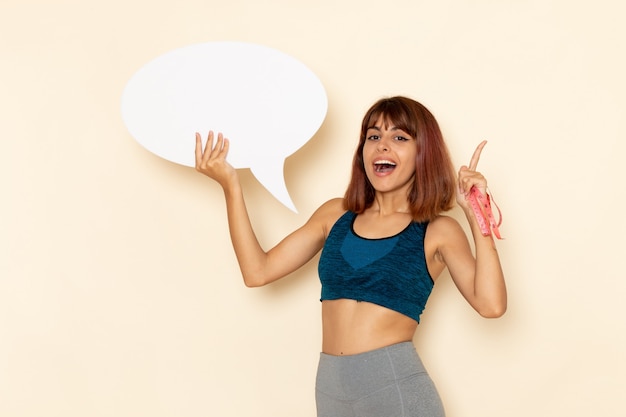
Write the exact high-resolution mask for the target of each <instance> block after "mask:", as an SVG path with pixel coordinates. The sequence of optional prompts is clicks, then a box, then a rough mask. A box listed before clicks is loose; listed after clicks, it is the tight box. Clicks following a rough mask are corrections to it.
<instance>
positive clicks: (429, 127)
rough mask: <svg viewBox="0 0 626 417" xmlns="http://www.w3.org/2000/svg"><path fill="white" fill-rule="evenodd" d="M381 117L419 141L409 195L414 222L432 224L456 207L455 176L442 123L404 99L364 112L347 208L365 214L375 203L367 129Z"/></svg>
mask: <svg viewBox="0 0 626 417" xmlns="http://www.w3.org/2000/svg"><path fill="white" fill-rule="evenodd" d="M381 116H382V117H383V118H384V119H386V120H387V121H388V122H390V123H391V124H393V125H394V126H395V127H397V128H398V129H401V130H403V131H405V132H406V133H408V134H409V135H411V136H412V137H413V138H414V139H415V141H416V146H417V157H416V160H415V178H414V180H413V185H412V187H411V188H410V190H409V193H408V195H407V200H408V202H409V205H410V208H411V214H412V216H413V219H414V220H415V221H429V220H433V219H434V218H435V217H436V216H437V215H439V214H440V213H441V212H444V211H447V210H450V209H451V208H452V207H453V205H454V197H455V194H456V191H455V190H456V188H455V184H456V180H455V178H456V177H455V172H454V168H453V167H452V161H451V159H450V154H449V153H448V148H447V147H446V144H445V142H444V141H443V136H442V134H441V130H440V129H439V124H438V123H437V120H435V117H434V116H433V115H432V113H431V112H430V111H429V110H428V109H427V108H426V107H424V106H423V105H422V104H420V103H418V102H417V101H415V100H412V99H410V98H407V97H401V96H397V97H390V98H384V99H381V100H379V101H377V102H376V103H374V105H373V106H372V107H370V109H369V110H368V111H367V113H365V116H364V117H363V122H362V124H361V137H360V139H359V145H358V146H357V149H356V152H355V153H354V158H353V160H352V177H351V179H350V184H349V185H348V189H347V190H346V194H345V196H344V203H343V204H344V208H345V209H346V210H350V211H353V212H356V213H362V212H363V211H365V209H367V208H368V207H370V206H371V205H372V203H373V202H374V195H375V190H374V187H372V185H371V183H370V182H369V180H368V178H367V175H366V173H365V167H364V165H363V146H364V145H365V135H366V134H367V129H369V128H370V127H372V126H373V125H374V124H375V123H376V121H377V120H378V119H379V118H380V117H381Z"/></svg>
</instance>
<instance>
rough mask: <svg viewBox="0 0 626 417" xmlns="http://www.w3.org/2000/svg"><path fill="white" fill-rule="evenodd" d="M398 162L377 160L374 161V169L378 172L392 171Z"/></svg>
mask: <svg viewBox="0 0 626 417" xmlns="http://www.w3.org/2000/svg"><path fill="white" fill-rule="evenodd" d="M395 167H396V164H395V162H391V161H387V160H380V161H376V162H374V171H376V172H381V173H382V172H391V171H393V170H394V169H395Z"/></svg>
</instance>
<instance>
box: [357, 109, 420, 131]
mask: <svg viewBox="0 0 626 417" xmlns="http://www.w3.org/2000/svg"><path fill="white" fill-rule="evenodd" d="M381 117H382V119H383V120H384V123H385V125H386V126H385V127H390V126H394V127H396V128H398V129H400V130H403V131H405V132H406V133H408V134H409V135H411V136H412V137H413V138H415V139H417V124H416V123H415V120H416V117H415V114H414V112H413V111H412V109H411V108H410V107H408V106H405V105H404V103H402V102H400V101H397V100H382V101H381V102H379V103H378V105H377V106H375V107H374V108H372V109H371V111H370V114H369V116H368V117H366V118H365V120H364V122H365V123H364V124H363V134H365V132H367V129H369V128H371V127H374V126H375V125H376V122H377V121H378V120H379V119H380V118H381ZM379 127H382V126H379Z"/></svg>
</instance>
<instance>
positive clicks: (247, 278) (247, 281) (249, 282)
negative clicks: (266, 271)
mask: <svg viewBox="0 0 626 417" xmlns="http://www.w3.org/2000/svg"><path fill="white" fill-rule="evenodd" d="M270 282H271V281H270V280H268V279H267V278H266V277H265V276H263V275H262V274H259V273H246V274H243V283H244V285H245V286H246V287H248V288H258V287H262V286H264V285H266V284H269V283H270Z"/></svg>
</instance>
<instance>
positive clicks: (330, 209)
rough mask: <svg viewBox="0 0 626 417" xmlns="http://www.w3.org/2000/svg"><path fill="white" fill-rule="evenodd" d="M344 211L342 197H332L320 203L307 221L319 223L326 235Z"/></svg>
mask: <svg viewBox="0 0 626 417" xmlns="http://www.w3.org/2000/svg"><path fill="white" fill-rule="evenodd" d="M346 211H347V210H346V209H345V208H344V206H343V198H333V199H331V200H328V201H326V202H325V203H324V204H322V205H321V206H320V207H319V208H318V209H317V210H316V211H315V213H313V215H312V216H311V219H310V220H309V221H310V222H315V223H318V224H320V225H321V226H322V227H323V228H324V230H325V235H326V236H328V233H329V232H330V229H331V228H332V227H333V225H334V224H335V223H336V222H337V220H338V219H339V218H340V217H341V216H342V215H343V214H344V213H345V212H346Z"/></svg>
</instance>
